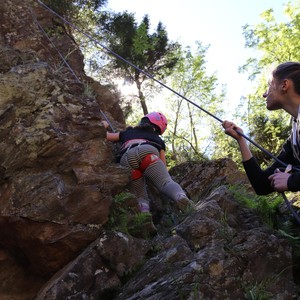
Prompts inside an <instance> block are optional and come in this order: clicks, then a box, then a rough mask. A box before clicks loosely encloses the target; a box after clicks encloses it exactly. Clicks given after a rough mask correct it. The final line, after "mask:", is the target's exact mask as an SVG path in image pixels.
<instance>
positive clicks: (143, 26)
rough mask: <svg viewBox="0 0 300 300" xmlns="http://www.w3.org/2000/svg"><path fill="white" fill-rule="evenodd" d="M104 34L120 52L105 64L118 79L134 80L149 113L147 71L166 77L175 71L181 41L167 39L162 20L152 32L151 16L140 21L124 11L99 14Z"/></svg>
mask: <svg viewBox="0 0 300 300" xmlns="http://www.w3.org/2000/svg"><path fill="white" fill-rule="evenodd" d="M98 25H99V26H100V29H101V33H102V36H103V38H104V41H105V43H106V45H107V47H108V48H109V49H110V50H111V51H112V52H114V53H116V54H117V55H118V56H120V57H122V58H123V59H125V60H126V61H129V62H130V64H133V65H134V66H136V67H137V68H135V67H133V66H131V65H130V64H128V63H127V62H125V61H124V60H122V59H120V58H119V57H116V56H110V58H109V63H108V64H107V65H106V68H110V69H111V70H114V72H113V73H111V74H113V76H114V77H115V79H116V78H117V77H118V78H123V79H124V80H125V81H126V82H127V83H130V84H133V83H134V84H135V85H136V87H137V96H138V98H139V101H140V104H141V107H142V110H143V113H144V114H146V113H148V107H147V104H146V97H145V92H146V90H147V89H149V88H150V85H148V86H147V84H146V83H147V82H148V81H149V79H151V78H149V77H148V76H147V75H145V73H147V74H149V75H150V76H151V77H152V76H153V77H155V78H156V79H160V80H161V79H163V78H165V77H166V76H168V75H170V74H171V73H172V70H173V68H174V67H175V65H176V63H177V61H178V58H177V57H176V55H175V53H176V50H177V49H178V48H180V45H179V44H178V43H172V42H169V40H168V35H167V31H166V30H165V27H164V26H163V25H162V23H158V25H157V27H156V30H155V31H154V32H153V33H150V32H149V31H150V20H149V17H148V16H147V15H145V16H144V18H143V20H142V21H141V23H140V24H137V22H136V20H135V16H134V14H131V13H128V12H124V13H117V14H109V13H106V14H102V15H101V17H100V18H99V21H98Z"/></svg>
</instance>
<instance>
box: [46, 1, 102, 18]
mask: <svg viewBox="0 0 300 300" xmlns="http://www.w3.org/2000/svg"><path fill="white" fill-rule="evenodd" d="M43 2H44V3H45V4H46V5H47V6H49V7H50V8H51V9H52V10H54V11H55V12H57V13H58V14H60V15H62V16H68V17H70V18H74V17H76V16H77V15H78V14H79V12H80V10H81V9H89V10H93V11H95V10H97V9H99V8H100V7H101V6H103V5H104V4H106V3H107V0H45V1H43Z"/></svg>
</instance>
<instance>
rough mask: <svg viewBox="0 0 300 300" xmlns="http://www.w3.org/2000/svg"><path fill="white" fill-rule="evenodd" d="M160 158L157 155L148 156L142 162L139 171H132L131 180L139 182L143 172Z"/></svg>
mask: <svg viewBox="0 0 300 300" xmlns="http://www.w3.org/2000/svg"><path fill="white" fill-rule="evenodd" d="M159 159H160V158H159V157H158V156H157V155H156V154H147V155H146V156H145V157H144V158H143V159H142V161H141V163H140V166H139V168H138V169H135V170H132V171H131V179H132V180H137V179H139V178H141V177H142V176H143V172H144V171H145V170H146V169H147V168H148V167H149V166H150V165H152V164H153V163H155V162H156V161H158V160H159Z"/></svg>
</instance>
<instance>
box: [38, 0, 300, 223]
mask: <svg viewBox="0 0 300 300" xmlns="http://www.w3.org/2000/svg"><path fill="white" fill-rule="evenodd" d="M37 2H38V3H39V4H41V5H42V6H43V7H44V8H46V9H47V10H49V11H50V12H51V13H52V14H54V15H56V16H57V17H58V18H60V19H61V20H62V21H63V22H64V23H66V24H68V25H69V26H71V27H72V28H74V29H75V30H77V31H78V32H80V33H81V34H83V35H84V36H86V37H87V38H89V39H90V40H91V41H93V42H94V43H95V44H97V45H99V46H100V47H102V48H103V49H105V50H106V51H107V52H109V53H110V54H112V55H113V56H115V57H116V58H118V59H120V60H122V61H123V62H125V63H127V64H128V65H130V66H131V67H133V68H134V69H136V70H138V71H139V72H141V73H142V74H144V75H145V76H147V77H148V78H150V79H152V80H154V81H155V82H157V83H158V84H160V85H161V86H163V87H164V88H166V89H168V90H169V91H171V92H172V93H174V94H176V95H177V96H179V97H181V98H182V99H184V100H186V101H187V102H189V103H190V104H192V105H194V106H195V107H197V108H198V109H200V110H202V111H203V112H205V113H206V114H208V115H209V116H211V117H212V118H214V119H215V120H217V121H219V122H220V123H223V120H221V119H220V118H218V117H217V116H215V115H214V114H212V113H211V112H209V111H208V110H206V109H204V108H203V107H201V106H199V105H198V104H197V103H195V102H193V101H191V100H190V99H188V98H186V97H184V96H183V95H181V94H180V93H178V92H177V91H175V90H173V89H172V88H170V87H169V86H167V85H165V84H164V83H162V82H161V81H159V80H157V79H156V78H154V77H153V75H151V74H149V73H147V72H145V71H144V70H142V69H140V68H139V67H137V66H136V65H134V64H133V63H132V62H130V61H128V60H126V59H125V58H123V57H122V56H120V55H119V54H117V53H115V52H114V51H112V50H111V49H109V48H108V47H106V46H105V45H103V44H102V43H100V42H99V41H97V40H96V39H94V38H93V37H92V36H90V35H89V34H87V33H85V32H84V31H83V30H81V29H80V28H78V27H77V26H75V25H74V24H72V23H71V22H69V21H68V20H66V19H65V18H64V17H62V16H61V15H59V14H58V13H56V12H55V11H54V10H52V9H51V8H50V7H48V6H47V5H46V4H44V3H43V2H42V1H41V0H37ZM236 132H237V133H238V134H239V135H241V136H242V137H244V138H245V139H246V140H247V141H249V142H250V143H251V144H253V145H254V146H255V147H257V148H258V149H260V150H261V151H262V152H264V153H265V154H267V155H268V156H270V157H271V158H273V159H274V160H275V161H276V162H278V163H279V164H280V165H282V166H284V167H285V168H287V167H288V166H289V165H288V164H286V163H285V162H283V161H281V160H280V159H279V158H277V157H276V156H275V155H273V154H272V153H271V152H269V151H268V150H266V149H264V148H263V147H262V146H260V145H259V144H257V143H256V142H254V141H253V140H251V139H250V138H249V137H248V136H246V135H245V134H243V133H242V132H240V131H238V130H236ZM292 168H293V170H296V171H300V169H298V168H296V167H294V166H292ZM280 194H282V196H283V198H284V201H285V202H286V204H287V202H288V200H287V198H286V196H285V194H284V193H280ZM287 206H288V208H289V209H290V210H291V212H292V214H293V215H294V217H295V218H296V220H297V221H298V223H299V224H300V218H299V216H298V215H297V214H296V212H295V211H294V210H293V208H292V207H291V206H290V203H288V204H287Z"/></svg>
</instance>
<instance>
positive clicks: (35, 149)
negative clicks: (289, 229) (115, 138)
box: [0, 0, 297, 300]
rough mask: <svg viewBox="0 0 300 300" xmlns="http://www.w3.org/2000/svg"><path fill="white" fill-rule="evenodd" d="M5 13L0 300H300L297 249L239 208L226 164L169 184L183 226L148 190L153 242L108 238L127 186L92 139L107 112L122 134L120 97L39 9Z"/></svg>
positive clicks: (23, 4)
mask: <svg viewBox="0 0 300 300" xmlns="http://www.w3.org/2000/svg"><path fill="white" fill-rule="evenodd" d="M0 12H1V20H0V33H1V34H0V54H1V55H0V266H1V268H0V279H1V280H0V282H1V283H0V299H1V300H2V299H4V300H6V299H9V300H11V299H15V300H18V299H20V300H24V299H25V300H27V299H28V300H29V299H37V300H38V299H49V300H50V299H51V300H52V299H155V300H156V299H172V300H173V299H233V298H237V299H254V298H253V297H257V298H256V299H293V297H296V296H295V295H296V293H297V291H296V285H295V283H294V280H293V274H292V268H291V266H292V258H291V253H292V252H291V247H290V245H289V243H288V242H287V240H285V239H283V238H282V237H280V236H278V235H277V234H276V233H275V232H272V231H270V230H268V229H267V228H265V227H264V226H263V225H262V223H261V221H260V220H259V218H258V217H257V216H256V215H255V214H254V212H253V211H251V210H249V209H246V208H245V207H243V206H241V205H240V204H239V203H238V202H237V201H236V199H235V197H234V195H233V194H231V192H230V190H229V189H228V185H229V184H240V185H244V186H245V188H248V185H247V181H246V179H245V175H244V174H242V173H240V172H239V171H237V167H236V166H235V164H234V163H233V162H232V161H230V160H228V159H224V160H220V161H213V162H197V163H195V162H194V163H186V164H183V165H181V166H178V167H176V168H174V169H173V170H172V171H171V174H172V176H173V177H174V179H175V180H176V181H177V182H179V183H180V184H181V185H182V186H183V187H184V188H185V189H186V191H187V192H188V194H189V195H190V197H191V199H192V200H193V201H194V202H195V203H197V209H196V211H194V212H191V213H189V214H187V215H184V214H182V213H179V212H178V211H176V210H175V208H174V207H173V206H172V205H171V204H170V203H169V201H168V199H165V198H164V196H162V195H158V194H156V191H155V190H151V199H152V207H151V208H152V212H153V219H154V220H155V223H156V225H157V228H158V234H157V235H155V236H154V237H153V238H151V239H150V238H149V239H144V238H141V237H139V236H138V235H135V236H133V235H132V234H130V231H128V232H125V233H124V231H123V233H122V232H121V231H120V228H115V227H114V228H111V227H109V224H110V222H108V221H109V220H110V221H111V219H112V216H114V215H113V211H112V203H114V202H115V200H114V199H115V198H116V196H117V195H119V194H120V193H121V192H124V191H126V187H127V184H128V182H129V176H128V174H127V172H125V170H124V169H122V168H121V167H120V166H119V165H118V164H116V163H114V157H113V154H112V150H113V148H112V145H111V144H109V143H108V142H106V141H105V134H106V133H105V130H104V128H103V127H102V126H101V125H100V121H101V118H102V115H101V112H104V113H105V115H106V116H107V117H108V118H109V119H110V120H111V122H113V124H114V125H116V126H117V127H118V128H120V129H121V128H122V127H123V126H124V118H123V114H122V111H121V109H120V107H119V100H118V95H116V94H115V93H114V92H112V91H110V90H109V89H107V88H106V87H103V86H101V85H99V84H98V83H97V82H95V81H93V80H92V79H91V78H88V77H87V76H86V75H85V73H84V63H83V56H82V54H81V52H80V50H79V48H78V46H77V45H76V42H75V41H74V39H73V38H72V36H70V35H69V34H68V31H67V30H66V29H65V27H64V26H63V24H62V22H61V21H60V20H58V19H56V18H55V17H53V15H51V14H50V13H49V12H48V11H47V10H45V9H44V8H43V7H41V6H40V5H38V3H37V2H36V1H33V0H5V1H1V2H0ZM37 22H38V23H37ZM38 24H40V25H41V26H42V27H43V28H44V29H46V31H47V32H53V31H54V32H56V34H54V35H52V36H51V41H50V40H49V39H48V38H47V37H46V36H45V34H44V33H43V32H42V31H41V30H40V28H39V26H38ZM54 46H55V47H54ZM57 50H59V51H60V53H61V54H63V56H64V57H66V58H67V60H68V64H69V65H70V67H71V68H72V71H73V72H74V74H75V75H76V76H74V74H72V72H71V71H70V69H69V68H68V67H66V66H65V65H63V64H62V59H61V57H60V55H59V53H58V51H57ZM87 86H89V87H90V88H92V90H93V94H92V95H91V94H90V93H88V92H87V89H86V87H87ZM127 200H128V201H125V202H124V203H123V204H122V205H124V207H123V208H122V207H121V209H125V208H127V209H128V207H129V208H130V209H131V208H134V203H135V199H134V197H133V198H131V199H129V198H128V199H127ZM133 210H134V209H133ZM120 221H121V220H120ZM142 226H143V224H142ZM125 231H126V230H125ZM259 297H261V298H259ZM295 299H296V298H295Z"/></svg>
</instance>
